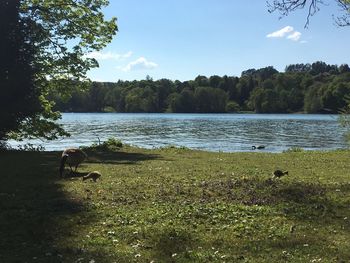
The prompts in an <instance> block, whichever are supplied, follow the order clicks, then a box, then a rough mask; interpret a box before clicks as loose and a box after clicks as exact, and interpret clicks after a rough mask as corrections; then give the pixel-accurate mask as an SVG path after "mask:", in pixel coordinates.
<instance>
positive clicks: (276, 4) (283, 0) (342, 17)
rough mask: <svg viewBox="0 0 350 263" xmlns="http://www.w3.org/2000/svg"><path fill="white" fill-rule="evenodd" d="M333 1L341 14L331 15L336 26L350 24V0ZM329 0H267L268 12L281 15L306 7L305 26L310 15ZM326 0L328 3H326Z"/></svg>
mask: <svg viewBox="0 0 350 263" xmlns="http://www.w3.org/2000/svg"><path fill="white" fill-rule="evenodd" d="M330 1H331V2H335V3H336V4H337V5H338V6H339V9H340V12H341V14H338V15H333V16H334V19H335V22H336V24H337V25H338V26H350V12H349V10H350V1H349V0H330ZM330 1H327V0H273V1H268V2H267V3H268V10H269V12H275V11H277V12H279V13H280V14H281V15H282V16H287V15H289V14H290V13H291V12H293V11H296V10H298V9H304V8H306V9H307V18H306V23H305V27H307V26H308V25H309V23H310V18H311V16H313V15H315V14H316V13H317V12H318V11H319V10H320V8H321V6H323V7H327V5H328V3H329V2H330ZM327 2H328V3H327Z"/></svg>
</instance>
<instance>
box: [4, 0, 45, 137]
mask: <svg viewBox="0 0 350 263" xmlns="http://www.w3.org/2000/svg"><path fill="white" fill-rule="evenodd" d="M19 8H20V1H19V0H8V1H0V25H1V27H0V35H1V42H0V81H1V82H0V85H1V86H0V87H1V90H0V92H1V96H0V121H1V125H0V140H4V139H5V138H6V136H7V133H8V131H18V129H19V126H20V124H21V122H22V121H24V120H25V119H27V118H30V117H32V116H35V114H37V113H38V112H41V110H42V107H41V104H40V99H39V96H40V88H39V87H38V86H37V83H36V80H35V76H36V74H37V73H38V67H37V65H36V63H35V55H36V53H37V52H38V50H37V48H36V47H35V46H34V45H33V28H32V24H31V21H30V20H28V19H23V18H22V19H21V18H20V16H19Z"/></svg>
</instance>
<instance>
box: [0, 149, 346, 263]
mask: <svg viewBox="0 0 350 263" xmlns="http://www.w3.org/2000/svg"><path fill="white" fill-rule="evenodd" d="M87 152H88V155H89V159H88V160H87V161H86V162H85V163H84V164H83V165H82V166H81V167H80V168H79V169H78V172H79V173H78V174H77V177H67V178H64V179H61V178H59V174H58V166H59V161H60V154H61V153H58V152H12V151H10V152H9V151H4V152H0V165H1V166H0V167H1V176H0V204H1V206H0V208H1V213H0V233H1V239H0V262H90V263H93V262H95V263H99V262H154V263H156V262H350V238H349V237H350V169H349V168H350V151H332V152H288V153H281V154H270V153H256V152H255V153H209V152H201V151H191V150H187V149H177V148H166V149H157V150H145V149H138V148H131V147H123V148H121V149H120V150H118V151H116V152H112V151H102V152H98V151H92V150H90V151H87ZM277 168H278V169H283V170H288V171H289V175H288V176H285V177H283V178H280V179H277V180H271V174H272V172H273V171H274V170H275V169H277ZM94 170H97V171H100V172H101V173H102V177H101V180H99V181H97V182H96V183H94V182H92V181H82V179H81V176H82V175H85V174H86V173H87V172H90V171H94ZM67 175H68V170H67Z"/></svg>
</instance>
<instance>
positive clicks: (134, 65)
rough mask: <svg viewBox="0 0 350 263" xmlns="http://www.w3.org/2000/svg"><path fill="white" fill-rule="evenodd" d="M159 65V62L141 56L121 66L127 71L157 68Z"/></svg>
mask: <svg viewBox="0 0 350 263" xmlns="http://www.w3.org/2000/svg"><path fill="white" fill-rule="evenodd" d="M156 67H158V64H156V63H154V62H151V61H148V60H147V59H146V58H144V57H140V58H138V59H136V60H135V61H132V62H130V63H129V64H128V65H126V66H125V67H122V68H119V69H121V70H123V71H125V72H129V71H134V70H145V69H155V68H156Z"/></svg>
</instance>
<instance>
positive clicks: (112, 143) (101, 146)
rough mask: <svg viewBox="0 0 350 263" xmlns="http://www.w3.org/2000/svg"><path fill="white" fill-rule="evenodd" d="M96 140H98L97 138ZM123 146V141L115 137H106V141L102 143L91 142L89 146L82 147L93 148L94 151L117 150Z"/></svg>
mask: <svg viewBox="0 0 350 263" xmlns="http://www.w3.org/2000/svg"><path fill="white" fill-rule="evenodd" d="M98 140H100V139H99V138H98ZM122 147H123V143H122V141H121V140H118V139H116V138H113V137H112V138H108V139H107V141H104V142H103V143H100V142H98V143H93V144H92V145H91V146H88V147H83V148H84V149H86V150H94V151H96V150H97V151H112V152H113V151H118V150H119V149H120V148H122Z"/></svg>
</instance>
